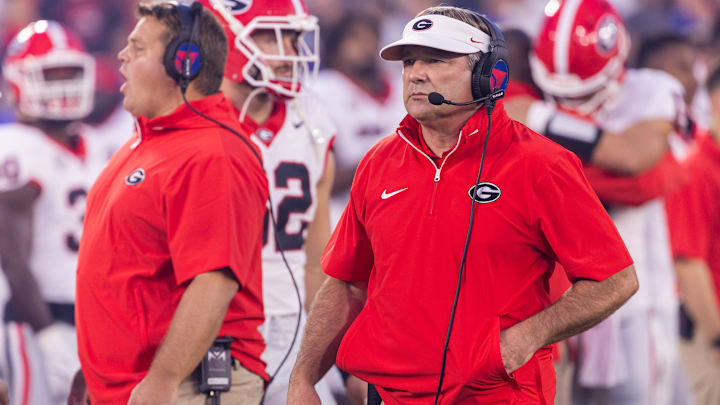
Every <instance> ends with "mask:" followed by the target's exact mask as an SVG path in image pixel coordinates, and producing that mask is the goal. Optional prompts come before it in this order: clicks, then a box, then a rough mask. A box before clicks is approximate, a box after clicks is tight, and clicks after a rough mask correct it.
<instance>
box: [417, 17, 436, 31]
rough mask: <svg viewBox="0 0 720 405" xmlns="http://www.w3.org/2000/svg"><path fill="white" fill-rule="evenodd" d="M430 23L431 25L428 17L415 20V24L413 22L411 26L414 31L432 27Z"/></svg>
mask: <svg viewBox="0 0 720 405" xmlns="http://www.w3.org/2000/svg"><path fill="white" fill-rule="evenodd" d="M432 25H433V22H432V21H430V20H428V19H424V20H420V21H417V22H416V23H415V24H413V26H412V28H413V29H414V30H415V31H425V30H426V29H428V28H430V27H432Z"/></svg>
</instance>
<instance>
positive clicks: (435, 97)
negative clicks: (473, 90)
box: [428, 89, 505, 106]
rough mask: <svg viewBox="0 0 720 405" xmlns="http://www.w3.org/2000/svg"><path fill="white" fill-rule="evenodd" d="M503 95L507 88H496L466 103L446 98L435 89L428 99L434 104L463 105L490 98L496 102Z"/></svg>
mask: <svg viewBox="0 0 720 405" xmlns="http://www.w3.org/2000/svg"><path fill="white" fill-rule="evenodd" d="M503 97H505V90H502V89H499V90H495V91H494V92H492V93H491V94H489V95H487V96H485V97H480V98H476V99H475V100H472V101H468V102H465V103H456V102H454V101H450V100H445V97H443V95H442V94H440V93H438V92H435V91H433V92H432V93H430V94H428V101H429V102H430V104H432V105H441V104H450V105H455V106H463V105H470V104H477V103H481V102H483V101H487V100H490V101H491V102H493V103H494V102H495V101H497V100H499V99H501V98H503Z"/></svg>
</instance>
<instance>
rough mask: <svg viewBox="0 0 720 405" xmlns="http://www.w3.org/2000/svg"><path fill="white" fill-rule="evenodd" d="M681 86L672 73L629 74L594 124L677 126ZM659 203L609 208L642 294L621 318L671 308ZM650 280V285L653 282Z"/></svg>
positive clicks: (606, 126)
mask: <svg viewBox="0 0 720 405" xmlns="http://www.w3.org/2000/svg"><path fill="white" fill-rule="evenodd" d="M684 106H685V102H684V99H683V88H682V85H681V84H680V83H679V82H678V81H677V80H676V79H675V78H674V77H672V76H670V75H669V74H667V73H665V72H662V71H658V70H652V69H637V70H629V71H628V72H627V75H626V77H625V79H624V80H623V82H622V85H621V88H620V90H619V93H618V94H617V95H616V96H615V98H614V99H613V100H612V101H611V102H608V103H605V104H604V105H603V108H602V109H601V110H600V111H599V112H598V114H597V116H596V120H597V122H598V123H599V125H600V126H602V127H603V128H604V129H606V130H609V131H611V132H618V133H619V132H622V131H623V130H625V129H627V128H629V127H630V126H632V125H634V124H637V123H640V122H643V121H648V120H667V121H670V122H673V123H674V122H677V120H678V119H679V118H680V117H681V116H682V115H683V114H684V113H685V107H684ZM658 207H662V203H661V202H660V201H650V202H648V203H645V204H643V205H641V206H617V205H613V206H612V207H611V208H610V209H609V213H610V217H611V218H612V219H613V222H615V226H617V228H618V231H619V232H620V235H621V236H622V238H623V241H624V242H625V245H626V246H627V248H628V251H629V252H630V255H631V256H632V258H633V260H634V262H635V271H636V272H637V275H638V279H639V281H640V289H639V290H638V292H637V293H636V294H635V295H634V296H633V297H632V298H630V300H629V301H628V302H627V303H626V304H625V305H623V306H622V307H621V308H620V309H619V310H618V313H620V314H632V313H637V312H638V311H646V310H648V309H649V308H650V307H654V305H655V304H658V302H657V300H656V299H653V297H655V298H658V299H660V300H665V302H664V304H663V305H664V306H667V305H668V303H672V302H673V300H674V298H673V297H674V294H669V296H668V294H667V293H668V291H672V290H673V289H674V282H675V278H674V273H673V268H672V258H671V253H670V246H669V243H668V239H667V237H662V235H658V232H659V230H658V229H657V227H658V226H659V227H662V228H663V232H664V233H665V234H666V233H667V229H666V228H667V225H666V220H665V215H664V212H663V210H662V209H659V208H658ZM651 278H652V280H651Z"/></svg>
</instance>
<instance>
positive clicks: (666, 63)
mask: <svg viewBox="0 0 720 405" xmlns="http://www.w3.org/2000/svg"><path fill="white" fill-rule="evenodd" d="M698 57H699V52H698V47H697V46H696V45H695V43H694V42H693V41H692V40H691V39H690V38H689V37H688V36H686V35H682V34H677V33H672V32H668V33H658V34H656V35H653V36H650V37H648V38H646V39H645V40H644V41H643V42H642V43H640V46H639V47H638V53H637V60H636V66H637V67H638V68H649V69H655V70H661V71H663V72H665V73H668V74H669V75H671V76H672V77H674V78H675V79H677V80H678V81H679V82H680V84H681V85H682V86H683V89H684V96H683V97H684V100H683V101H684V107H685V109H684V110H682V111H679V112H678V117H677V122H676V131H675V132H674V133H673V134H671V135H670V137H669V139H668V140H669V142H670V144H671V145H672V149H673V152H674V153H675V156H677V157H684V156H685V155H686V154H687V151H688V149H689V147H690V145H691V144H692V142H693V138H694V136H695V135H696V128H697V126H698V125H697V122H698V121H700V122H702V123H704V122H707V120H706V119H705V117H702V116H701V117H696V116H695V114H694V110H693V108H692V104H693V100H695V98H696V95H697V90H698V77H697V73H698V69H697V68H698V63H701V62H700V61H699V58H698ZM700 114H703V113H700Z"/></svg>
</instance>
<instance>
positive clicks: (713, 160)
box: [667, 68, 720, 405]
mask: <svg viewBox="0 0 720 405" xmlns="http://www.w3.org/2000/svg"><path fill="white" fill-rule="evenodd" d="M708 90H709V93H710V99H711V105H712V125H711V130H710V133H709V135H708V136H705V137H702V138H701V139H699V140H698V143H697V145H696V148H695V150H694V153H693V154H691V155H690V157H689V158H688V161H687V164H688V167H689V170H690V173H691V175H692V180H691V182H690V184H688V185H687V187H685V188H684V189H682V190H681V191H680V192H678V193H677V194H675V195H674V196H672V197H671V198H669V199H668V201H667V210H668V220H669V224H670V236H671V241H672V248H673V255H674V258H675V271H676V272H677V277H678V285H679V287H680V292H681V294H682V301H683V304H684V308H685V310H686V311H684V312H683V319H684V322H682V323H681V325H683V326H684V327H682V328H681V333H682V337H683V339H681V341H680V353H681V355H682V356H681V359H682V361H683V363H684V364H685V370H686V373H687V376H688V378H689V380H690V383H691V386H692V390H693V393H694V394H695V401H696V402H695V403H696V405H711V404H712V405H715V404H719V403H720V385H719V384H718V381H720V309H719V306H720V300H719V299H718V291H720V255H719V254H718V252H720V245H719V241H720V234H718V230H720V210H719V209H718V205H717V201H718V198H720V163H719V162H720V145H719V143H720V136H719V134H720V132H718V128H720V68H716V70H715V71H714V72H713V73H712V74H711V75H710V78H709V79H708Z"/></svg>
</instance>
